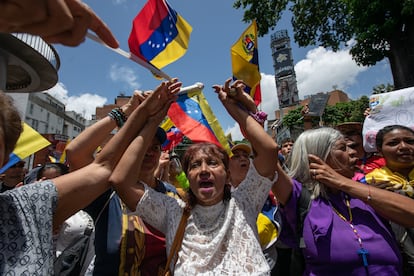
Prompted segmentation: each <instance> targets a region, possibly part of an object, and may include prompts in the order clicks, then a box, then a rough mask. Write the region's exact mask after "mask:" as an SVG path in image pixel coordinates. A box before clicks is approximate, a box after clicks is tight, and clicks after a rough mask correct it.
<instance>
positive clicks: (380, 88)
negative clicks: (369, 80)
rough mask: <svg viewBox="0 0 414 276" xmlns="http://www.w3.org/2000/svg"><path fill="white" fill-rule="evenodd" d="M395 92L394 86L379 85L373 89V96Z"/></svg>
mask: <svg viewBox="0 0 414 276" xmlns="http://www.w3.org/2000/svg"><path fill="white" fill-rule="evenodd" d="M391 91H394V85H392V84H389V83H387V84H386V85H385V84H379V85H377V86H375V87H373V88H372V94H382V93H386V92H391Z"/></svg>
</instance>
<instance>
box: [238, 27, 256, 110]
mask: <svg viewBox="0 0 414 276" xmlns="http://www.w3.org/2000/svg"><path fill="white" fill-rule="evenodd" d="M231 65H232V71H233V79H234V80H243V81H244V82H245V84H246V86H247V87H246V88H245V91H246V92H247V93H249V94H250V96H251V97H252V98H253V100H254V102H255V103H256V106H257V105H259V104H260V102H261V101H262V95H261V91H260V79H261V76H260V71H259V54H258V51H257V25H256V21H255V20H253V22H252V23H251V24H250V25H249V27H248V28H247V29H246V30H245V31H244V32H243V34H242V35H241V36H240V38H239V39H238V40H237V41H236V43H234V44H233V46H232V47H231Z"/></svg>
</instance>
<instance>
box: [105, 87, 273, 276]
mask: <svg viewBox="0 0 414 276" xmlns="http://www.w3.org/2000/svg"><path fill="white" fill-rule="evenodd" d="M214 88H215V90H216V92H217V93H218V96H219V99H220V100H221V102H222V103H223V105H224V107H225V108H226V109H227V111H228V112H229V113H230V115H231V116H232V117H233V118H234V119H235V120H236V121H237V122H238V123H239V125H240V127H241V128H242V129H243V130H244V131H245V134H246V135H247V136H248V139H249V141H250V142H251V144H252V146H253V147H254V149H255V150H256V155H255V158H254V159H253V161H252V162H251V163H250V167H249V171H248V173H247V176H246V178H245V179H244V180H243V181H242V182H241V183H240V185H239V186H238V189H237V191H235V192H234V193H233V194H230V185H229V184H230V175H229V167H228V166H229V156H228V155H227V153H226V152H225V151H224V150H223V149H221V148H220V147H218V146H217V145H214V144H210V143H200V144H194V145H192V146H190V147H189V148H188V149H187V151H186V153H185V155H184V156H183V169H184V171H185V173H186V174H187V178H188V180H189V183H190V191H189V202H188V206H187V207H188V208H187V209H191V211H190V216H189V218H188V221H187V223H186V227H185V231H184V235H183V241H182V246H181V248H180V250H179V252H178V256H177V258H176V259H175V261H176V263H175V261H173V262H172V264H171V265H170V269H171V270H174V271H175V273H176V274H178V275H203V274H204V275H205V274H209V275H211V274H215V275H221V274H233V275H263V274H268V273H269V270H270V269H269V266H268V264H267V262H266V259H265V257H264V256H263V253H262V249H261V247H260V245H259V242H258V237H257V227H256V218H257V215H258V213H259V212H260V210H261V208H262V206H263V203H264V201H265V200H266V197H267V195H268V193H269V190H270V188H271V186H272V183H274V181H275V169H276V164H277V158H275V156H277V150H278V147H277V144H276V143H275V142H274V141H273V140H272V138H271V137H270V136H269V135H267V133H266V132H265V131H264V129H263V128H262V126H261V125H260V124H259V123H258V122H257V121H256V120H255V119H254V118H253V117H252V116H250V115H249V113H248V112H247V111H246V109H244V108H240V105H239V103H240V102H241V101H239V100H238V99H239V98H238V96H237V95H243V94H241V93H240V92H241V90H242V89H243V88H244V85H243V83H242V82H241V81H236V82H234V83H233V84H232V86H231V87H230V80H227V81H226V83H225V85H224V86H218V85H216V86H214ZM232 89H237V91H238V93H230V92H232V91H233V90H232ZM154 129H155V126H152V127H149V126H148V128H147V129H146V130H145V131H142V132H141V134H140V136H141V137H140V138H139V139H138V140H136V143H134V144H131V146H134V147H135V148H136V151H135V155H134V156H131V160H130V161H132V160H135V161H136V162H138V163H139V162H141V160H139V156H140V155H142V153H143V152H145V148H146V147H148V142H147V140H148V136H147V135H150V134H151V133H153V132H154ZM139 167H140V166H139V165H137V163H134V162H125V163H124V162H122V161H121V162H120V163H119V164H118V166H117V168H116V170H115V172H114V174H113V175H112V177H111V178H110V181H111V182H112V184H113V185H116V189H117V191H118V193H119V195H120V196H121V198H122V199H123V201H124V202H125V203H126V204H127V206H128V207H129V208H130V209H131V210H135V213H136V214H139V215H140V216H141V217H142V218H143V219H144V220H145V221H146V222H148V223H149V224H151V225H152V226H154V227H155V228H157V229H159V230H160V231H161V232H163V233H165V237H166V244H167V250H168V251H167V252H169V250H170V249H171V245H172V243H173V241H174V237H175V235H176V232H177V228H178V226H179V224H180V218H181V216H182V214H183V210H184V208H183V205H182V204H180V201H179V200H176V199H173V198H170V197H168V196H165V195H163V194H161V193H155V192H153V191H152V190H151V189H148V187H147V185H146V184H145V183H138V184H137V183H134V182H133V179H136V177H133V174H136V173H138V172H136V168H139ZM118 169H119V173H120V175H119V176H118V175H117V171H118ZM124 170H128V171H129V172H130V175H129V177H122V176H121V174H122V175H125V173H123V172H124ZM125 183H129V185H125ZM181 203H182V202H181ZM174 263H175V267H174Z"/></svg>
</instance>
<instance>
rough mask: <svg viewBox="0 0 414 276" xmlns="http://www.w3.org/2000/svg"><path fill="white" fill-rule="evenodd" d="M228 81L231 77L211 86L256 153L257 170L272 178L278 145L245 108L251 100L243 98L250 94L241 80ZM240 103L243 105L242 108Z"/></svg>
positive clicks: (275, 165)
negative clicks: (234, 94)
mask: <svg viewBox="0 0 414 276" xmlns="http://www.w3.org/2000/svg"><path fill="white" fill-rule="evenodd" d="M230 82H231V79H228V80H226V82H225V84H224V86H221V85H214V86H213V88H214V89H215V92H216V93H218V96H219V99H220V101H221V102H222V104H223V106H224V107H225V108H226V109H227V111H228V113H229V114H230V115H231V116H232V117H233V119H234V120H236V122H237V123H238V124H239V126H240V128H241V129H242V130H243V131H244V133H245V135H246V138H247V139H248V140H249V142H250V143H251V145H252V147H253V149H254V151H255V154H256V155H255V158H254V160H253V162H254V165H255V167H256V169H257V171H258V172H259V173H260V175H262V176H265V177H268V178H273V176H274V173H275V171H276V167H277V164H278V159H277V151H278V145H277V144H276V143H275V141H273V139H272V138H271V137H270V136H269V135H268V134H267V133H266V131H265V130H264V129H263V127H262V126H261V125H260V124H259V123H258V122H257V121H256V120H255V119H254V118H253V117H252V116H250V115H249V113H248V109H247V108H249V109H252V107H251V104H249V103H251V102H252V101H251V99H248V98H245V97H250V96H249V95H248V94H247V93H245V92H244V91H243V88H244V87H245V85H244V83H243V81H241V80H237V81H235V82H234V83H233V84H230ZM231 89H236V90H237V94H238V96H237V94H236V97H234V96H231V95H230V94H229V93H231V92H230V91H231ZM242 93H243V94H242ZM240 105H242V106H244V108H242V107H241V106H240ZM245 105H247V106H245Z"/></svg>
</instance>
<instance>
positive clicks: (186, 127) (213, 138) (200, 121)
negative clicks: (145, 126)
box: [168, 89, 232, 156]
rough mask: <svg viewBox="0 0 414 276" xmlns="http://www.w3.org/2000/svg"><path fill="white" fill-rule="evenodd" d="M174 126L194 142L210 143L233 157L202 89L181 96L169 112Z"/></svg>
mask: <svg viewBox="0 0 414 276" xmlns="http://www.w3.org/2000/svg"><path fill="white" fill-rule="evenodd" d="M168 117H169V118H170V119H171V121H172V122H173V123H174V125H175V126H176V127H177V128H178V129H179V130H180V131H181V132H182V133H183V134H184V135H185V136H187V137H188V138H189V139H190V140H191V141H193V142H210V143H214V144H216V145H217V146H219V147H222V148H224V149H225V150H226V151H227V153H228V154H229V155H230V156H231V154H232V153H231V150H230V146H229V144H228V142H227V137H226V136H225V134H224V131H223V129H222V128H221V125H220V123H219V121H218V120H217V118H216V116H215V115H214V114H213V112H212V110H211V108H210V106H209V104H208V102H207V99H206V98H205V97H204V94H203V91H202V90H201V89H195V90H192V91H191V92H188V93H185V94H181V95H180V96H179V97H178V100H177V101H176V102H174V103H173V104H172V105H171V107H170V109H169V110H168Z"/></svg>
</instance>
